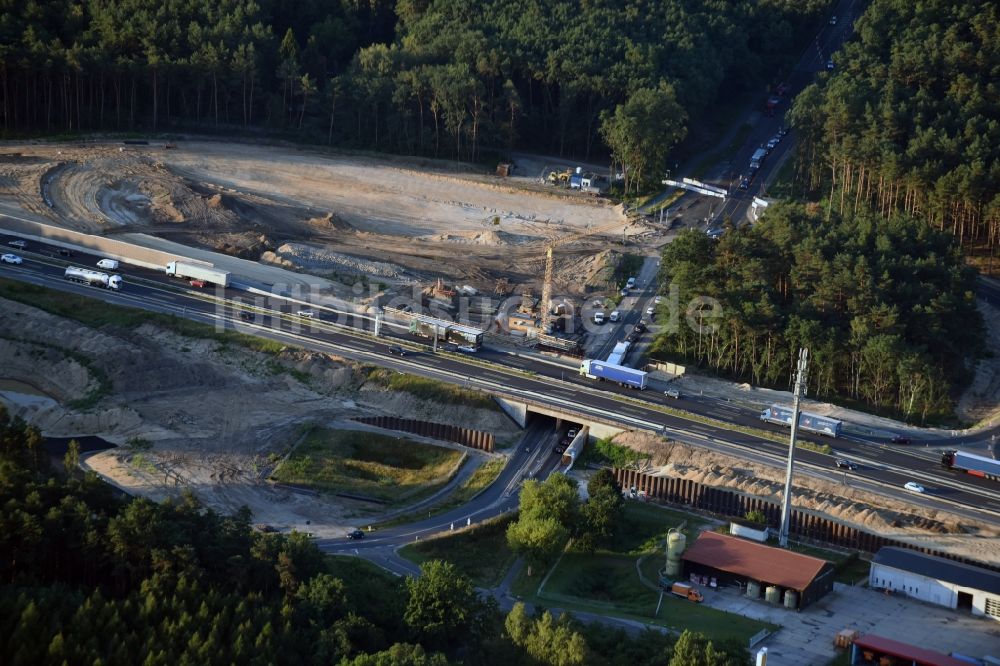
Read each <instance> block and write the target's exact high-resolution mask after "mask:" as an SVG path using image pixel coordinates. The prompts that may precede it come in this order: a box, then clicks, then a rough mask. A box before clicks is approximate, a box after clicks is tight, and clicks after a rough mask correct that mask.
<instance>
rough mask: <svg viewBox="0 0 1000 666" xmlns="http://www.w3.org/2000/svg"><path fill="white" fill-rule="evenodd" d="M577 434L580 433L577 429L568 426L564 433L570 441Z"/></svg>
mask: <svg viewBox="0 0 1000 666" xmlns="http://www.w3.org/2000/svg"><path fill="white" fill-rule="evenodd" d="M578 434H580V431H579V430H577V429H576V428H570V429H569V431H568V432H567V433H566V437H567V439H569V440H571V441H572V439H573V438H574V437H576V436H577V435H578Z"/></svg>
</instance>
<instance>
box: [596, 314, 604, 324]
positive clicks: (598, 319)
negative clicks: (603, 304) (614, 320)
mask: <svg viewBox="0 0 1000 666" xmlns="http://www.w3.org/2000/svg"><path fill="white" fill-rule="evenodd" d="M594 323H595V324H603V323H604V313H603V312H595V313H594Z"/></svg>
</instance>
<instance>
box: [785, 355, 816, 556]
mask: <svg viewBox="0 0 1000 666" xmlns="http://www.w3.org/2000/svg"><path fill="white" fill-rule="evenodd" d="M808 374H809V350H808V349H805V348H803V349H799V363H798V368H797V371H796V373H795V389H794V390H793V392H792V396H793V402H792V434H791V436H790V437H789V438H788V466H787V467H786V468H785V495H784V497H783V498H782V501H781V530H780V531H779V532H778V545H779V546H781V547H782V548H787V547H788V523H789V521H790V520H791V517H792V470H793V469H794V467H795V436H796V435H797V434H798V432H799V400H800V399H801V398H802V396H803V395H805V392H806V382H807V376H808Z"/></svg>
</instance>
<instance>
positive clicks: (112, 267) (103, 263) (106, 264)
mask: <svg viewBox="0 0 1000 666" xmlns="http://www.w3.org/2000/svg"><path fill="white" fill-rule="evenodd" d="M97 267H98V268H103V269H104V270H106V271H116V270H118V260H117V259H101V260H100V261H98V262H97Z"/></svg>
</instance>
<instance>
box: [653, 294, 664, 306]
mask: <svg viewBox="0 0 1000 666" xmlns="http://www.w3.org/2000/svg"><path fill="white" fill-rule="evenodd" d="M653 302H654V303H656V304H657V305H659V304H660V303H662V302H663V296H657V297H656V298H654V299H653Z"/></svg>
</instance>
